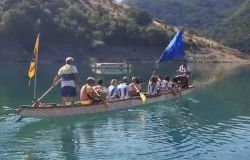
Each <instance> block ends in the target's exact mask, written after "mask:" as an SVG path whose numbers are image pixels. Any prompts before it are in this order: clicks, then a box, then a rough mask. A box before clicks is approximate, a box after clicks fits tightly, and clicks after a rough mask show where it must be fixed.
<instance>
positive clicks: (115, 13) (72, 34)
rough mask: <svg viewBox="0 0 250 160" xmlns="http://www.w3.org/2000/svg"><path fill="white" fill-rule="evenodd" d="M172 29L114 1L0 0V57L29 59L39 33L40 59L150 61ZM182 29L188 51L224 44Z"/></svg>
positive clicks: (143, 13) (160, 48)
mask: <svg viewBox="0 0 250 160" xmlns="http://www.w3.org/2000/svg"><path fill="white" fill-rule="evenodd" d="M182 29H184V28H182ZM177 30H178V28H177V27H174V26H170V25H166V24H164V23H162V22H160V21H156V20H155V19H154V18H152V17H151V15H150V14H149V13H148V12H146V11H144V10H140V9H137V8H133V7H128V6H126V5H122V4H118V3H115V2H114V1H113V0H53V1H52V0H42V1H41V0H0V56H1V58H2V60H4V61H5V60H6V61H9V60H14V61H15V60H16V61H27V60H30V57H31V54H30V53H31V52H32V50H33V47H34V40H35V38H36V35H37V33H41V39H40V42H41V49H40V50H41V52H43V54H40V55H41V57H40V58H41V59H43V60H48V59H49V60H51V61H52V60H55V61H58V60H62V59H64V58H65V57H66V56H69V54H70V55H71V56H75V57H78V58H79V59H81V60H89V59H93V58H97V59H101V60H153V59H157V58H159V56H160V54H161V52H162V51H163V50H164V48H165V47H166V44H168V43H169V41H170V39H171V38H172V37H173V36H174V34H175V32H176V31H177ZM184 31H185V34H184V35H185V37H184V43H185V50H186V51H191V52H188V53H192V54H194V53H198V54H202V53H203V54H204V53H206V54H207V53H208V51H205V52H203V51H204V50H203V51H202V49H204V48H209V47H211V46H212V47H213V49H214V50H216V49H218V48H220V49H221V48H223V46H220V44H216V43H215V42H212V41H211V40H207V39H206V38H204V37H200V36H198V35H197V34H196V33H195V32H192V31H188V30H187V29H184ZM216 47H217V48H216ZM220 52H221V50H220ZM229 52H230V51H229ZM233 52H234V51H232V53H233ZM217 53H218V52H217Z"/></svg>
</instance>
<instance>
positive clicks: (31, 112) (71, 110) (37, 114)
mask: <svg viewBox="0 0 250 160" xmlns="http://www.w3.org/2000/svg"><path fill="white" fill-rule="evenodd" d="M193 88H194V87H190V88H188V89H185V90H182V91H180V92H178V93H175V94H173V93H163V94H160V95H156V96H151V97H147V100H146V102H145V103H142V101H141V99H140V97H136V98H131V99H126V100H117V101H111V102H109V103H100V104H94V105H88V106H86V105H80V104H79V105H75V106H56V105H54V106H53V105H52V106H49V107H48V106H46V107H30V106H23V107H21V108H20V109H19V115H20V116H21V117H22V118H27V117H31V118H42V119H43V118H56V117H67V116H76V115H84V114H92V113H102V112H110V111H114V110H122V109H126V108H133V107H136V106H144V105H147V104H152V103H157V102H162V101H167V100H170V99H173V98H176V97H180V96H183V95H186V94H188V93H190V92H191V91H192V90H193Z"/></svg>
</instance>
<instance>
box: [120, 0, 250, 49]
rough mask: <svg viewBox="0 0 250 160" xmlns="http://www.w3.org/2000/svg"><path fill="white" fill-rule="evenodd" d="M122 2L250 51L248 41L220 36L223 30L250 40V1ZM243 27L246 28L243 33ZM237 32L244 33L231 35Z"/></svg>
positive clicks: (149, 0)
mask: <svg viewBox="0 0 250 160" xmlns="http://www.w3.org/2000/svg"><path fill="white" fill-rule="evenodd" d="M123 3H125V4H128V5H130V6H136V7H138V8H141V9H145V10H146V11H149V12H150V13H152V14H153V16H154V17H156V18H159V19H162V20H164V21H165V22H167V23H169V24H172V25H180V26H185V27H188V28H191V29H194V30H197V31H199V32H201V33H203V34H205V35H208V36H211V37H214V38H216V39H219V40H221V41H222V42H223V43H225V44H227V45H229V46H232V47H236V48H238V49H240V50H242V51H245V52H249V51H250V45H249V41H248V42H247V41H240V40H239V39H230V38H229V37H230V35H223V34H219V33H218V32H221V31H224V32H223V33H225V34H229V33H230V34H233V35H234V36H236V37H241V35H245V36H248V37H249V34H250V30H249V29H248V28H249V27H247V26H248V25H249V22H250V18H249V0H185V1H183V0H154V1H152V0H124V1H123ZM228 25H229V26H230V27H229V26H228ZM239 25H241V26H239ZM242 25H243V26H246V27H244V29H243V30H242ZM224 26H228V27H225V28H224ZM232 28H235V29H232ZM227 30H228V31H227ZM237 30H242V31H241V32H240V33H239V32H234V33H232V31H237ZM222 35H223V36H222ZM244 39H245V38H244Z"/></svg>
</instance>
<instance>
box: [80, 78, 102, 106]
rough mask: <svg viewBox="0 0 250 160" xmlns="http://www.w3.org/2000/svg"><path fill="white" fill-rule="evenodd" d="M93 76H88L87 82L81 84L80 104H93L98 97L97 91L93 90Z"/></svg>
mask: <svg viewBox="0 0 250 160" xmlns="http://www.w3.org/2000/svg"><path fill="white" fill-rule="evenodd" d="M94 85H95V78H93V77H88V78H87V84H85V85H84V86H82V88H81V92H80V100H81V103H82V104H93V102H94V100H95V98H98V95H97V93H96V92H95V91H94V89H93V86H94Z"/></svg>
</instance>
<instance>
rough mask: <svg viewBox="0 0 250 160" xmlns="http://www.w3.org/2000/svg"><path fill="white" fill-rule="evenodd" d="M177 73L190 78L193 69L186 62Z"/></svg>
mask: <svg viewBox="0 0 250 160" xmlns="http://www.w3.org/2000/svg"><path fill="white" fill-rule="evenodd" d="M177 72H178V73H179V74H180V75H182V76H189V75H190V74H191V67H190V65H189V64H188V63H187V61H184V63H183V64H182V65H181V66H180V67H179V69H178V70H177Z"/></svg>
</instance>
